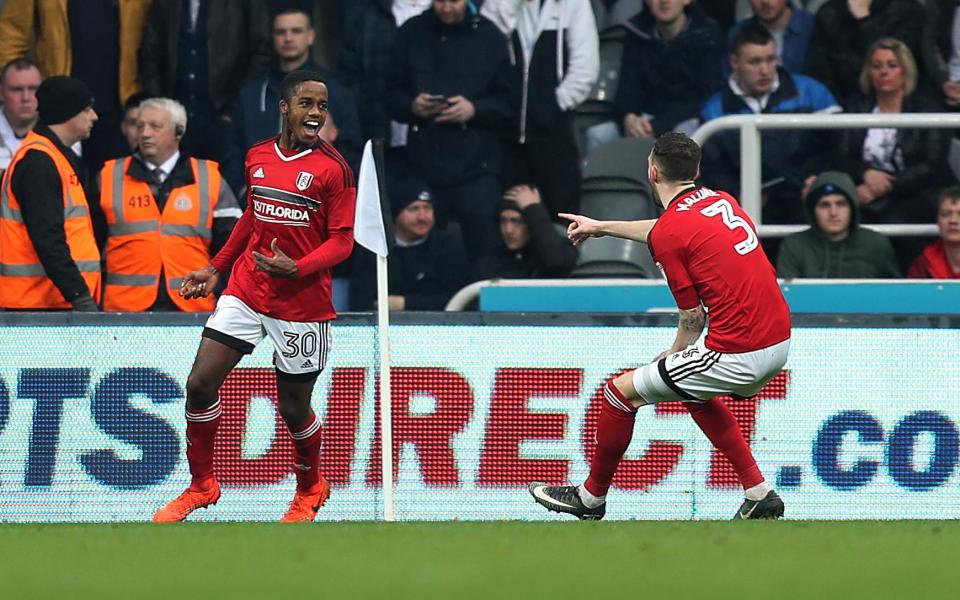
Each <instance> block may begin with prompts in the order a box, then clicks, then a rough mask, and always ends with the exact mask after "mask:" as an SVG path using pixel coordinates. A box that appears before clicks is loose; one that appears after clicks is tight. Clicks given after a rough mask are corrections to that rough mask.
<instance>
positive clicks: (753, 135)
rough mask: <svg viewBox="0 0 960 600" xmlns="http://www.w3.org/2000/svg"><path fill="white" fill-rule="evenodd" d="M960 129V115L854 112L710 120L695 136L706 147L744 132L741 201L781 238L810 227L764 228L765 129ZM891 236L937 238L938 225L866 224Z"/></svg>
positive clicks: (767, 233) (764, 232)
mask: <svg viewBox="0 0 960 600" xmlns="http://www.w3.org/2000/svg"><path fill="white" fill-rule="evenodd" d="M875 127H894V128H897V129H943V128H952V129H960V114H957V113H897V114H891V113H885V114H879V113H878V114H872V113H856V114H854V113H851V114H843V113H841V114H816V115H806V114H804V115H799V114H798V115H786V114H781V115H730V116H727V117H720V118H719V119H714V120H712V121H708V122H706V123H704V124H703V125H701V126H700V128H699V129H697V130H696V131H695V132H694V134H693V139H695V140H696V141H697V143H699V144H700V145H703V143H704V142H706V141H707V140H708V139H709V138H710V137H711V136H713V135H715V134H717V133H719V132H721V131H727V130H730V129H739V130H740V202H741V203H742V204H743V207H744V209H745V210H746V211H747V213H748V214H749V215H750V216H751V217H752V218H753V220H754V222H755V223H756V225H757V228H758V229H759V233H760V236H761V237H778V236H785V235H788V234H791V233H793V232H795V231H802V230H804V229H806V228H807V226H806V225H763V221H762V216H761V200H760V198H761V192H760V189H761V182H760V178H761V173H760V152H761V142H760V131H761V130H764V129H872V128H875ZM866 227H869V228H870V229H874V230H876V231H879V232H881V233H885V234H887V235H937V226H936V225H934V224H929V225H925V224H921V225H918V224H915V223H909V224H908V223H903V224H889V225H866Z"/></svg>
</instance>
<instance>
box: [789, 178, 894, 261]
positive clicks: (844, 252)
mask: <svg viewBox="0 0 960 600" xmlns="http://www.w3.org/2000/svg"><path fill="white" fill-rule="evenodd" d="M805 202H806V206H807V211H808V216H809V218H810V225H811V226H810V228H809V229H807V230H805V231H800V232H798V233H794V234H791V235H788V236H787V237H786V238H784V240H783V244H782V245H781V246H780V254H779V256H777V275H779V276H780V277H783V278H786V279H790V278H803V277H815V278H824V279H827V278H842V279H861V278H865V279H889V278H895V277H900V267H899V266H898V265H897V260H896V257H895V255H894V252H893V246H892V245H891V244H890V240H889V239H887V238H886V237H885V236H883V235H882V234H880V233H877V232H875V231H871V230H870V229H866V228H863V227H861V226H860V209H859V204H858V202H857V190H856V187H855V186H854V183H853V180H852V179H850V176H849V175H847V174H846V173H839V172H836V171H828V172H826V173H821V174H820V175H819V176H818V177H817V178H816V179H815V180H814V182H813V184H812V185H811V186H810V192H809V193H808V194H807V196H806V198H805Z"/></svg>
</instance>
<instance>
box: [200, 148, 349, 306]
mask: <svg viewBox="0 0 960 600" xmlns="http://www.w3.org/2000/svg"><path fill="white" fill-rule="evenodd" d="M244 172H245V176H246V182H247V210H246V211H245V212H244V214H243V217H242V218H241V219H240V221H239V222H238V223H237V226H236V227H235V228H234V231H233V233H232V234H231V236H230V240H229V241H228V242H227V244H226V246H224V248H223V250H221V251H220V252H219V253H218V254H217V256H216V257H215V258H214V259H213V260H212V261H211V262H212V264H213V266H214V267H216V268H217V269H218V270H220V271H224V270H226V269H228V268H230V267H231V266H232V268H233V270H232V271H231V273H230V282H229V284H228V285H227V289H226V291H225V292H224V293H225V294H230V295H233V296H236V297H238V298H240V299H241V300H243V301H244V302H245V303H246V304H247V305H248V306H250V307H251V308H252V309H254V310H255V311H257V312H259V313H261V314H264V315H267V316H270V317H274V318H277V319H284V320H286V321H325V320H327V319H333V318H335V317H336V316H337V315H336V312H335V311H334V309H333V302H332V299H331V269H332V267H333V266H334V265H335V264H337V263H339V262H342V261H343V260H344V259H346V258H347V257H348V256H349V255H350V250H351V249H352V247H353V216H354V205H355V203H356V192H357V190H356V184H355V183H354V180H353V173H352V172H351V171H350V167H349V166H348V165H347V162H346V161H345V160H344V159H343V157H342V156H340V154H339V153H338V152H337V151H336V150H335V149H334V148H333V147H332V146H331V145H330V144H328V143H326V142H322V141H321V142H320V143H319V144H318V145H316V146H314V147H313V148H311V149H308V150H303V151H300V152H296V153H294V152H290V151H284V150H282V149H281V148H280V146H279V145H278V143H277V138H274V139H269V140H264V141H263V142H260V143H258V144H255V145H254V146H252V147H251V148H250V150H249V151H248V152H247V160H246V164H245V165H244ZM274 238H276V240H277V244H278V246H279V248H280V251H281V252H283V253H284V254H286V255H287V256H289V257H290V258H292V259H293V260H295V261H297V268H298V274H297V277H296V278H294V279H282V278H277V277H273V276H270V275H268V274H266V273H264V272H263V271H259V270H257V268H256V263H255V261H254V258H253V251H254V250H256V251H257V252H259V253H260V254H263V255H265V256H273V250H271V248H270V244H271V242H272V241H273V240H274Z"/></svg>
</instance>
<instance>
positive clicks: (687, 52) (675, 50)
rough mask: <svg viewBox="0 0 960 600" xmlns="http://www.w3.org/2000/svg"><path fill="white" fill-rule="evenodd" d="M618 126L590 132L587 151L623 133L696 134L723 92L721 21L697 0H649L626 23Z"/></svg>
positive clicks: (616, 112) (598, 127)
mask: <svg viewBox="0 0 960 600" xmlns="http://www.w3.org/2000/svg"><path fill="white" fill-rule="evenodd" d="M626 28H627V38H626V41H625V42H624V47H623V59H622V61H621V67H620V84H619V87H618V88H617V95H616V98H615V99H614V115H615V117H616V122H615V123H601V124H599V125H595V126H593V127H591V128H590V129H589V130H588V131H587V149H588V150H589V149H592V148H595V147H596V146H599V145H601V144H603V143H605V142H608V141H610V140H612V139H616V138H617V137H619V136H620V135H623V136H626V137H642V138H647V139H652V138H654V137H656V136H658V135H660V134H661V133H664V132H666V131H674V130H675V131H682V132H686V133H692V132H693V131H694V130H695V129H696V128H697V125H698V120H697V118H698V116H699V111H700V107H701V106H702V105H703V103H704V101H706V99H707V98H708V97H709V96H710V94H712V93H713V92H715V91H716V90H718V89H720V85H721V81H720V54H721V53H722V50H723V37H722V33H721V31H720V26H719V25H717V23H716V21H714V20H713V19H711V18H710V17H708V16H706V14H705V13H704V12H703V9H701V8H700V6H699V4H698V3H696V2H692V1H691V0H647V10H644V11H643V12H641V13H640V14H638V15H636V16H635V17H633V18H632V19H630V21H629V22H628V23H627V24H626Z"/></svg>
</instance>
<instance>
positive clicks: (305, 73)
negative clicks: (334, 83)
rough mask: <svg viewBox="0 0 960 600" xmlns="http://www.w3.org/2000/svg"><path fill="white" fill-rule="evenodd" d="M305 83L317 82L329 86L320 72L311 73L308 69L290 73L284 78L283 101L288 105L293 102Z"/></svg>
mask: <svg viewBox="0 0 960 600" xmlns="http://www.w3.org/2000/svg"><path fill="white" fill-rule="evenodd" d="M305 81H316V82H318V83H322V84H323V85H327V82H326V81H324V79H323V75H321V74H320V73H319V72H318V71H310V70H307V69H297V70H296V71H290V72H289V73H287V76H286V77H284V78H283V99H284V100H286V101H287V103H288V104H289V103H290V102H292V101H293V97H294V96H295V95H296V93H297V92H298V91H299V90H300V86H301V85H302V84H303V82H305Z"/></svg>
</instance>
